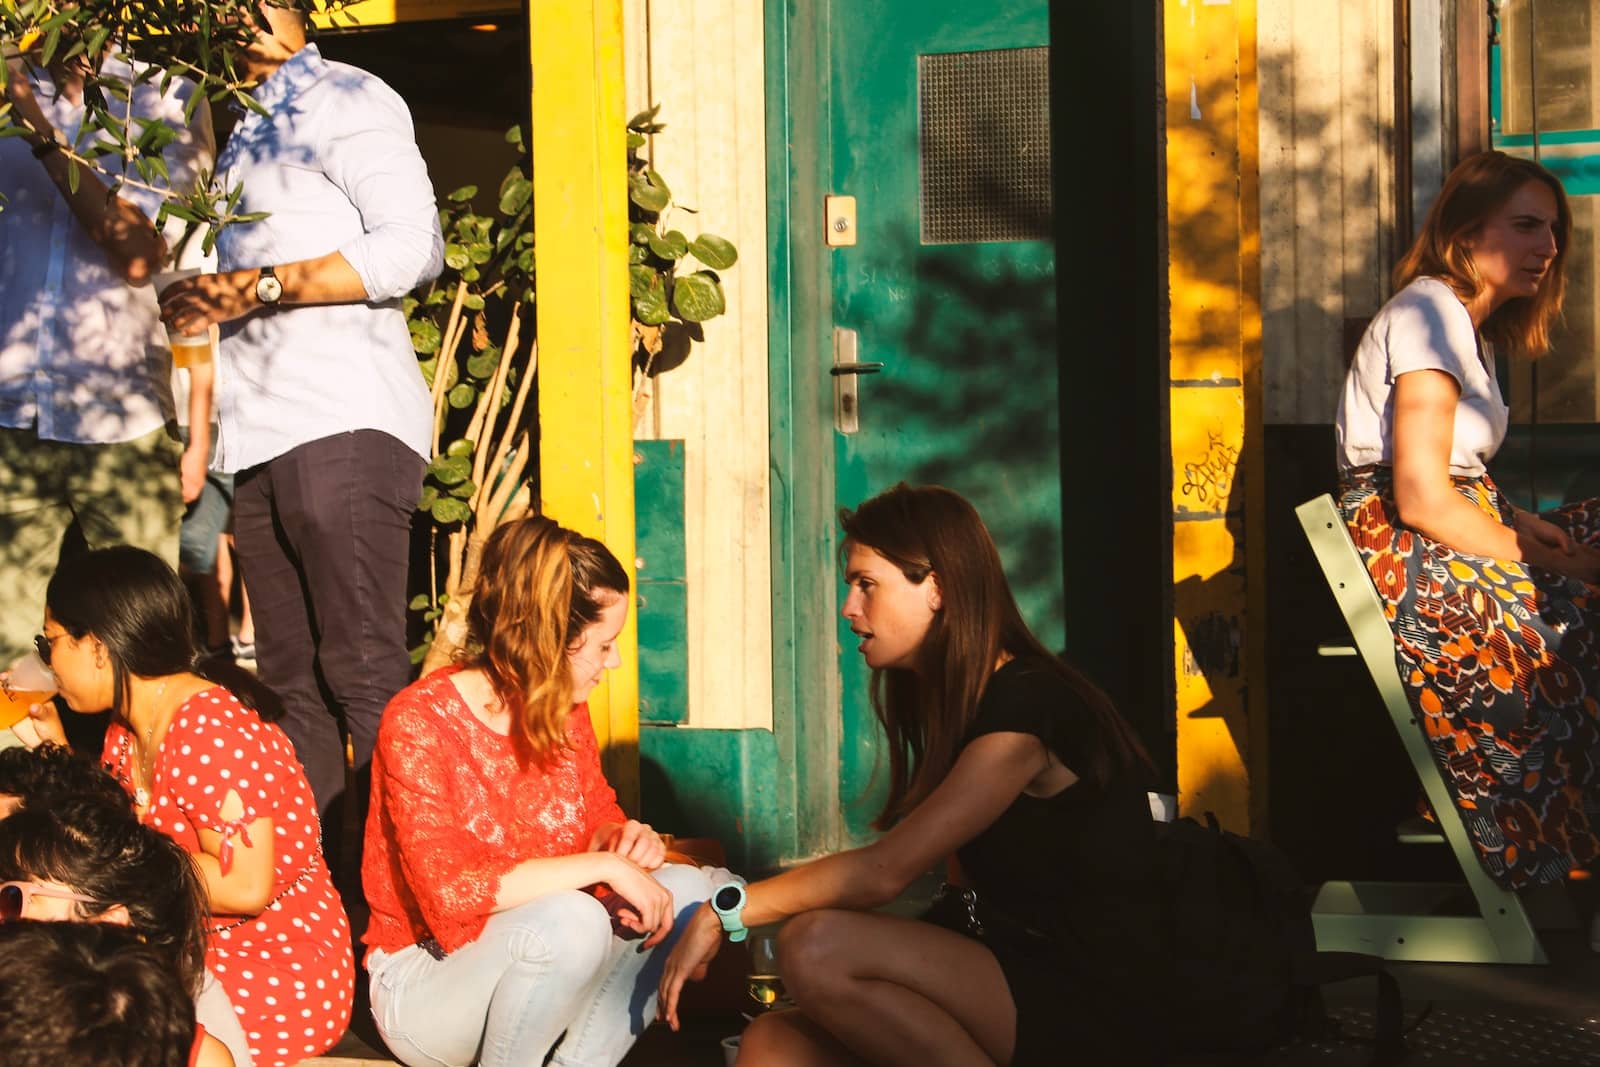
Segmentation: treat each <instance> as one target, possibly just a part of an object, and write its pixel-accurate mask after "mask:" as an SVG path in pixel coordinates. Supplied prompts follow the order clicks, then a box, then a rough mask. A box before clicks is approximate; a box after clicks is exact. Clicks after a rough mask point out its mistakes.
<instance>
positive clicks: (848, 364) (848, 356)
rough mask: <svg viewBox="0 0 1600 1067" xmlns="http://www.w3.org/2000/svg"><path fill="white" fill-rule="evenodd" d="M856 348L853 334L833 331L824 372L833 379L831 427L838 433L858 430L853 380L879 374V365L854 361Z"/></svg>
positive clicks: (858, 412)
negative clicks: (828, 363)
mask: <svg viewBox="0 0 1600 1067" xmlns="http://www.w3.org/2000/svg"><path fill="white" fill-rule="evenodd" d="M859 348H860V338H859V336H858V335H857V334H856V331H854V330H847V329H845V328H844V327H842V326H835V327H834V328H833V366H831V367H829V368H828V373H829V374H830V375H832V377H833V425H834V428H835V429H837V430H838V431H839V432H840V433H855V432H856V431H858V430H859V429H861V402H860V399H861V398H860V391H859V389H858V387H857V385H856V378H857V377H858V376H860V375H862V374H877V373H878V372H879V371H881V370H883V364H882V363H863V362H861V361H860V360H859V359H857V358H856V354H857V351H858V350H859Z"/></svg>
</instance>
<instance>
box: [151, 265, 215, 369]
mask: <svg viewBox="0 0 1600 1067" xmlns="http://www.w3.org/2000/svg"><path fill="white" fill-rule="evenodd" d="M201 273H203V270H202V268H200V267H181V268H176V269H173V270H164V271H161V272H160V273H158V274H157V275H156V276H155V289H156V295H157V296H160V295H161V294H162V293H164V292H166V290H167V287H168V286H169V285H172V284H174V283H176V282H180V281H182V280H183V279H185V278H193V277H195V276H196V275H198V274H201ZM167 344H168V345H170V346H171V347H172V365H173V366H174V367H193V366H196V365H198V364H201V363H210V362H211V360H212V358H213V352H212V344H211V327H209V326H207V327H206V328H205V330H203V331H202V332H200V333H197V334H192V335H191V334H186V333H181V332H179V331H178V330H175V329H173V328H172V327H171V326H168V327H167Z"/></svg>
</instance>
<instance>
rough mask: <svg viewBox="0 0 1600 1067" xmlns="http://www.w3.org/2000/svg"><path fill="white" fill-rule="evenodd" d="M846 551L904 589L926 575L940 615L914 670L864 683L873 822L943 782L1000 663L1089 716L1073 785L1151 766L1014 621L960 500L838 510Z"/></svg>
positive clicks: (980, 533)
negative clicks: (1090, 750)
mask: <svg viewBox="0 0 1600 1067" xmlns="http://www.w3.org/2000/svg"><path fill="white" fill-rule="evenodd" d="M839 522H840V524H841V525H842V526H843V527H844V533H845V544H846V546H847V547H848V546H849V545H851V544H856V545H862V546H865V547H867V548H870V549H872V550H873V551H874V552H877V553H878V554H879V555H881V556H883V558H884V559H887V560H888V561H889V562H890V563H892V564H894V565H895V567H897V568H898V569H899V570H900V573H902V574H904V575H905V577H906V579H907V580H908V581H910V582H913V583H921V582H923V581H925V580H927V578H928V576H929V575H933V576H934V577H935V578H936V579H937V581H938V583H939V594H940V600H941V607H940V610H939V611H937V612H936V613H935V614H934V618H933V622H932V624H931V625H930V626H929V629H928V633H927V635H926V636H925V637H924V638H923V641H922V644H921V645H920V646H919V647H918V649H917V653H916V663H917V666H916V669H915V670H907V669H894V668H892V669H887V670H877V671H874V672H873V674H872V706H873V711H874V712H875V713H876V714H877V716H878V721H879V722H880V723H882V724H883V729H884V733H885V734H887V735H888V743H889V744H888V747H889V796H888V800H887V801H886V802H885V804H884V807H883V811H882V812H881V813H879V815H878V818H877V821H876V823H875V825H876V826H877V827H878V828H879V829H885V828H887V827H889V826H892V825H893V824H894V823H895V822H897V821H898V820H899V819H901V818H903V817H904V816H905V815H906V814H907V813H909V812H910V811H911V809H913V808H915V807H916V806H917V805H918V804H920V803H921V802H922V801H923V800H924V799H926V798H927V796H928V794H929V793H931V792H933V790H934V789H935V788H936V787H937V786H938V785H939V783H940V782H942V781H943V780H944V778H945V776H946V775H947V774H949V773H950V769H951V768H952V767H954V766H955V762H956V758H957V757H958V756H959V755H960V753H961V749H962V747H963V745H964V744H965V743H966V740H967V732H968V731H969V730H970V729H971V728H972V722H973V719H974V717H975V716H976V715H977V711H978V700H979V698H980V697H982V695H983V690H984V687H985V686H986V685H987V684H988V682H989V677H990V675H992V674H993V673H994V670H995V664H996V662H998V660H999V658H1000V654H1001V653H1002V652H1005V653H1007V654H1009V655H1011V656H1013V657H1015V658H1018V659H1021V658H1028V659H1039V660H1042V661H1043V662H1044V663H1046V664H1048V666H1049V667H1050V669H1051V670H1053V671H1055V672H1056V674H1058V675H1059V676H1060V677H1061V679H1062V680H1063V681H1065V682H1066V683H1067V686H1068V688H1070V689H1071V690H1072V692H1073V694H1074V696H1076V697H1077V698H1078V700H1079V701H1080V702H1081V704H1082V705H1083V707H1084V708H1086V709H1088V711H1089V712H1090V713H1091V714H1092V715H1093V716H1094V719H1095V723H1096V726H1097V727H1098V731H1097V732H1098V735H1099V741H1100V743H1099V745H1098V746H1097V748H1096V749H1095V752H1094V755H1093V756H1092V757H1091V760H1090V764H1089V766H1087V767H1073V768H1072V770H1073V771H1074V772H1075V773H1076V774H1077V775H1078V776H1079V777H1080V778H1082V779H1084V780H1086V781H1089V782H1091V783H1094V784H1096V785H1104V784H1106V783H1107V782H1108V781H1110V780H1111V779H1112V778H1114V777H1116V776H1118V775H1119V774H1121V773H1123V772H1125V771H1128V770H1135V769H1137V770H1141V771H1145V772H1149V770H1150V759H1149V757H1148V756H1147V755H1146V754H1145V751H1144V747H1143V746H1142V745H1141V744H1140V743H1139V739H1138V738H1137V737H1136V736H1135V735H1134V732H1133V729H1132V728H1131V727H1130V726H1129V725H1128V723H1127V722H1126V721H1125V720H1124V719H1123V718H1122V716H1121V715H1119V714H1118V713H1117V710H1116V708H1114V707H1113V706H1112V704H1111V699H1110V698H1109V697H1107V696H1106V695H1105V693H1103V692H1102V691H1101V690H1100V689H1099V687H1098V686H1096V685H1095V684H1094V683H1093V682H1091V681H1089V679H1088V678H1086V677H1084V676H1083V675H1082V674H1081V673H1079V672H1078V671H1077V670H1075V669H1073V668H1072V667H1070V666H1068V665H1067V664H1066V663H1064V662H1062V660H1061V659H1060V658H1059V657H1057V656H1055V655H1053V654H1051V653H1050V652H1049V651H1047V650H1046V649H1045V647H1044V646H1043V645H1042V644H1040V643H1039V639H1038V638H1037V637H1035V636H1034V635H1033V631H1031V630H1029V629H1028V625H1027V623H1025V622H1023V621H1022V614H1021V612H1019V611H1018V610H1017V602H1016V599H1015V598H1014V597H1013V596H1012V595H1011V587H1010V585H1009V584H1007V582H1006V576H1005V571H1004V569H1003V568H1002V567H1001V564H1000V553H999V551H998V550H997V549H996V548H995V545H994V540H993V539H992V538H991V537H990V536H989V531H988V529H987V528H986V527H985V526H984V524H983V520H982V519H981V518H980V517H979V516H978V512H977V510H976V509H975V508H974V507H973V506H972V505H971V504H970V503H968V502H967V500H966V499H965V498H964V497H962V496H961V495H960V494H959V493H956V492H955V491H953V490H950V489H946V488H944V487H942V486H937V485H925V486H915V487H914V486H910V485H907V484H906V483H905V482H901V483H900V484H899V485H896V486H895V487H894V488H892V489H889V490H887V491H885V492H883V493H880V494H878V495H877V496H875V497H873V498H872V499H870V500H868V501H866V502H865V503H863V504H862V505H861V506H860V507H858V508H856V509H855V510H854V511H850V510H848V509H845V510H841V511H840V513H839Z"/></svg>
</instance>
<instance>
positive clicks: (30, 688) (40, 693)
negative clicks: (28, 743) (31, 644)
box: [0, 652, 56, 730]
mask: <svg viewBox="0 0 1600 1067" xmlns="http://www.w3.org/2000/svg"><path fill="white" fill-rule="evenodd" d="M55 695H56V676H55V675H54V674H52V673H51V672H50V668H49V667H46V666H45V665H44V662H43V661H42V660H40V659H39V656H38V653H35V652H29V653H28V654H27V655H26V656H23V657H22V658H21V659H19V660H17V662H15V663H13V664H12V665H11V666H10V667H9V668H8V669H7V670H6V671H5V672H4V673H0V730H5V729H9V728H11V727H13V726H15V725H16V724H17V723H19V722H21V721H22V720H23V719H26V718H27V717H28V709H29V708H31V707H33V705H35V704H43V703H44V702H45V701H47V700H49V699H50V698H51V697H53V696H55Z"/></svg>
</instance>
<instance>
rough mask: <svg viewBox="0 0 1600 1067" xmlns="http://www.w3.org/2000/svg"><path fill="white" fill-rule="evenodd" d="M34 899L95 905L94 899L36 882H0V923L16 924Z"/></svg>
mask: <svg viewBox="0 0 1600 1067" xmlns="http://www.w3.org/2000/svg"><path fill="white" fill-rule="evenodd" d="M34 897H49V898H51V899H52V900H75V901H77V902H78V903H79V904H97V903H99V902H98V901H97V900H95V899H94V897H86V896H84V895H83V894H82V893H69V892H67V891H66V890H65V889H54V888H52V887H50V886H47V885H40V884H39V883H37V882H0V923H9V922H16V921H17V920H18V919H20V918H22V913H23V912H25V911H27V910H28V901H30V900H32V899H33V898H34Z"/></svg>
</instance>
